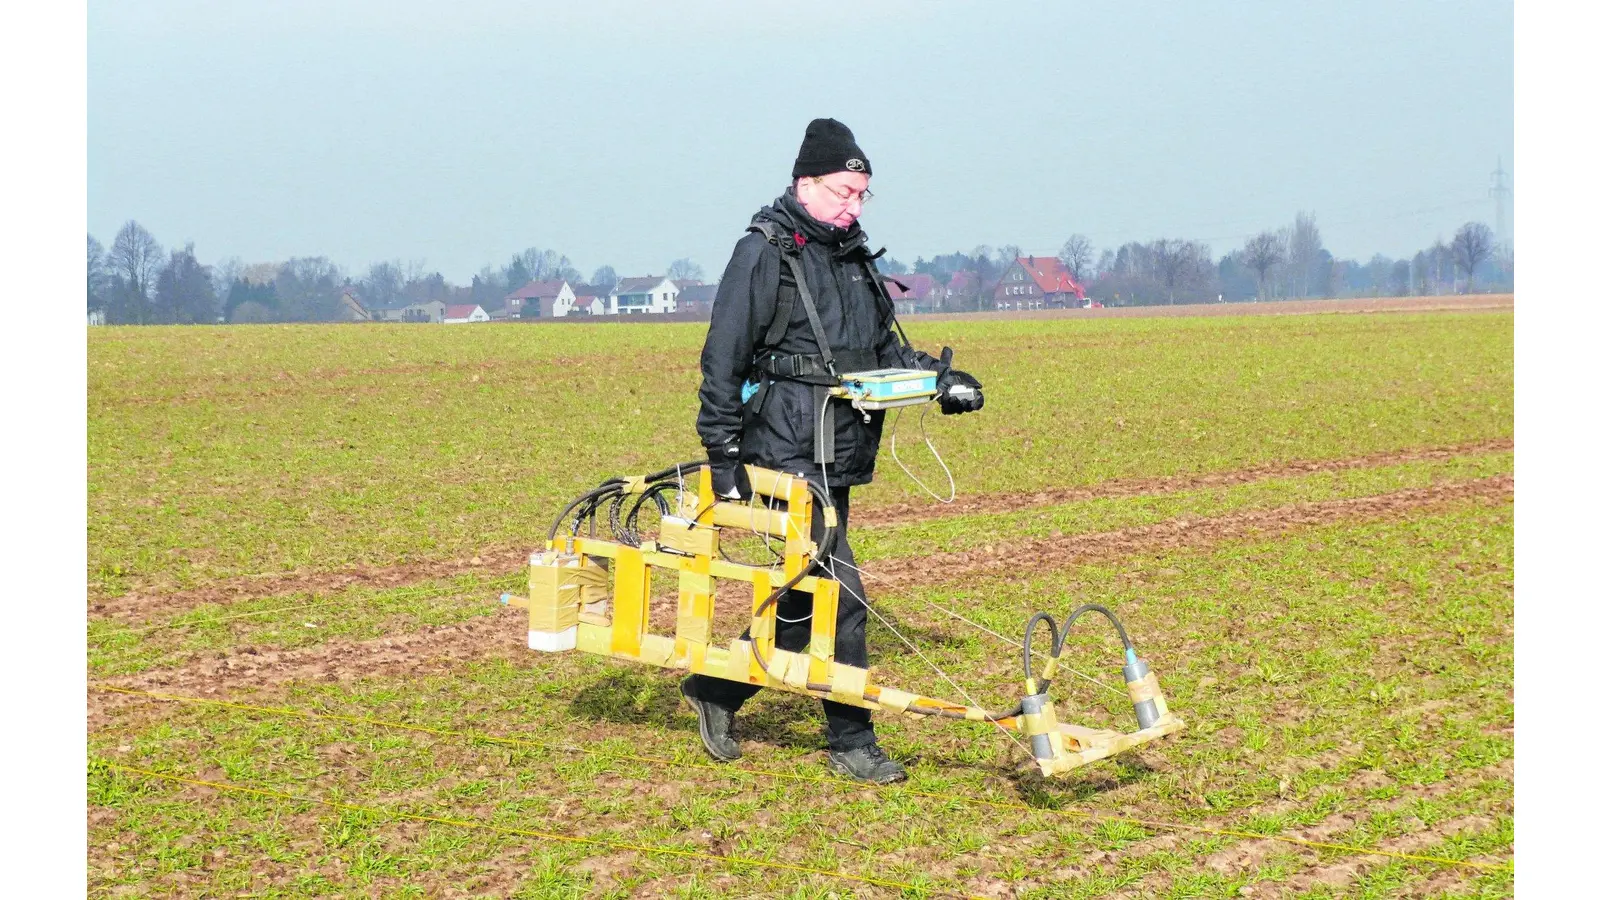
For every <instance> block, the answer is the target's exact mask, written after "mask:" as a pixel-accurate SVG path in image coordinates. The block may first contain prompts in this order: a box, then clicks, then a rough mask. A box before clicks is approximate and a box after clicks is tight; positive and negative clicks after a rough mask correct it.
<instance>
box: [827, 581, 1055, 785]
mask: <svg viewBox="0 0 1600 900" xmlns="http://www.w3.org/2000/svg"><path fill="white" fill-rule="evenodd" d="M828 559H829V561H830V562H841V560H840V559H839V558H838V557H836V556H834V555H832V554H829V555H828ZM820 564H821V566H822V568H823V569H825V570H826V571H827V573H828V574H829V575H830V576H832V577H833V580H834V581H837V582H839V586H840V587H842V588H844V589H845V590H847V591H849V592H850V596H852V597H854V598H856V601H857V602H858V603H860V604H861V605H862V606H863V607H865V608H866V610H867V612H869V613H872V614H873V615H874V616H877V617H878V621H879V622H882V623H883V625H884V627H885V628H887V629H889V631H890V632H891V633H892V634H894V636H895V637H897V638H899V639H900V642H901V643H902V644H905V645H906V646H907V647H909V648H911V652H912V653H915V654H916V655H917V658H918V659H920V660H922V661H923V662H924V663H926V664H927V666H928V668H930V669H932V670H933V671H934V673H935V674H937V675H938V676H939V677H940V678H943V679H944V680H945V681H947V682H949V683H950V686H951V687H953V688H955V690H956V693H958V694H960V695H961V698H962V699H963V700H965V701H967V705H968V706H969V707H971V708H973V709H982V708H983V706H982V704H980V703H978V702H977V701H975V700H973V699H972V695H970V694H968V693H967V692H966V691H965V690H963V689H962V688H961V685H959V684H956V682H955V679H953V678H951V677H950V676H949V675H946V674H945V673H944V670H943V669H941V668H939V667H938V666H937V665H936V664H935V663H934V662H933V660H931V659H929V658H928V657H927V656H925V655H923V653H922V651H921V650H918V649H917V645H916V644H913V643H911V640H910V639H909V638H907V637H906V636H905V635H903V634H901V633H900V629H898V628H896V627H894V625H893V624H892V623H891V622H890V621H889V620H888V619H886V618H884V617H883V615H882V614H880V613H879V612H878V611H877V610H875V609H873V608H872V604H870V603H868V602H867V598H865V597H863V596H861V595H860V594H858V593H856V592H855V590H854V589H853V588H851V587H850V585H848V584H845V583H844V582H843V581H840V580H839V575H838V573H837V572H835V571H834V570H833V568H832V567H831V566H829V565H828V563H820ZM845 565H847V566H848V565H850V564H849V563H845ZM850 567H851V568H855V566H850ZM857 571H860V570H859V569H858V570H857ZM989 724H991V725H994V727H995V730H997V731H999V732H1000V733H1001V734H1004V735H1005V736H1006V737H1009V738H1011V740H1012V742H1013V743H1015V744H1016V745H1017V746H1018V747H1021V748H1022V752H1023V753H1025V754H1027V755H1029V756H1032V755H1033V751H1032V750H1031V749H1030V748H1029V747H1028V745H1027V744H1024V743H1023V742H1022V739H1021V738H1019V737H1017V736H1016V735H1015V734H1012V733H1011V732H1010V731H1009V730H1008V729H1005V728H1002V727H1000V724H999V723H997V722H991V723H989Z"/></svg>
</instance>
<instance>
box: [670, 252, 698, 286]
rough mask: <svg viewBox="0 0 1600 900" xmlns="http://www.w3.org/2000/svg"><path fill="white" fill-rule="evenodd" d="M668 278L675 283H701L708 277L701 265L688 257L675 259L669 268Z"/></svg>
mask: <svg viewBox="0 0 1600 900" xmlns="http://www.w3.org/2000/svg"><path fill="white" fill-rule="evenodd" d="M667 277H668V278H671V279H673V280H674V281H678V280H684V281H699V280H701V279H703V278H705V277H706V270H705V269H702V268H700V264H699V263H697V262H695V261H694V260H692V259H689V258H688V257H684V258H683V259H675V260H673V261H672V264H671V265H669V266H667Z"/></svg>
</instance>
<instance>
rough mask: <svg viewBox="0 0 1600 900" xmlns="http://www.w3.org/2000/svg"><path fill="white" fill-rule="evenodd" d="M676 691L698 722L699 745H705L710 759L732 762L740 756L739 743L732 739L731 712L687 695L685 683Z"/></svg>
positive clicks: (687, 689) (687, 685)
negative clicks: (687, 704)
mask: <svg viewBox="0 0 1600 900" xmlns="http://www.w3.org/2000/svg"><path fill="white" fill-rule="evenodd" d="M678 690H679V691H680V692H681V693H682V694H683V699H685V700H687V701H689V708H690V709H693V710H694V714H695V717H696V718H698V719H699V720H700V743H702V744H704V745H705V747H706V752H707V753H709V754H711V758H712V759H715V760H718V761H720V762H732V761H733V760H736V759H738V758H739V757H740V756H742V755H743V754H741V753H740V752H739V742H738V741H736V740H734V739H733V710H730V709H728V708H726V707H723V706H718V705H717V704H715V703H710V702H707V701H705V700H697V699H695V698H694V697H693V696H692V695H691V694H690V693H689V684H688V682H687V681H685V682H684V683H683V684H681V685H679V687H678Z"/></svg>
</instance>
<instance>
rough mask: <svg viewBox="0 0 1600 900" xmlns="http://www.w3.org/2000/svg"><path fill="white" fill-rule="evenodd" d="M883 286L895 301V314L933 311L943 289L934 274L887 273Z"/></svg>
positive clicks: (902, 314)
mask: <svg viewBox="0 0 1600 900" xmlns="http://www.w3.org/2000/svg"><path fill="white" fill-rule="evenodd" d="M883 286H884V288H885V289H886V290H887V291H888V293H889V299H890V300H893V301H894V311H895V315H900V316H907V315H910V314H912V313H919V312H932V311H933V310H934V309H937V308H938V306H939V299H940V295H941V294H942V293H943V291H942V290H941V289H940V288H939V282H937V281H934V280H933V276H932V275H885V276H884V277H883Z"/></svg>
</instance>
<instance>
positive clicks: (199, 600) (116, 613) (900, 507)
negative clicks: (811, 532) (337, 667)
mask: <svg viewBox="0 0 1600 900" xmlns="http://www.w3.org/2000/svg"><path fill="white" fill-rule="evenodd" d="M1513 443H1514V442H1513V441H1512V440H1511V439H1501V440H1492V441H1483V442H1479V443H1475V444H1468V445H1462V446H1456V447H1430V448H1422V449H1415V450H1398V451H1393V452H1389V453H1377V454H1370V455H1367V456H1359V457H1350V458H1347V459H1333V460H1304V461H1291V462H1285V463H1279V464H1274V465H1268V466H1256V467H1250V468H1244V469H1236V470H1232V471H1227V472H1213V473H1206V474H1197V475H1174V476H1169V477H1165V478H1141V479H1125V480H1113V481H1107V482H1103V483H1101V484H1097V485H1094V486H1092V487H1086V488H1063V489H1060V490H1051V491H1033V492H1028V493H994V494H980V495H977V496H973V497H963V498H958V499H957V500H956V501H955V502H954V503H950V504H934V503H931V502H929V503H895V504H888V505H884V506H878V507H865V508H863V509H861V511H860V512H859V513H854V514H853V517H854V520H855V521H856V522H857V523H858V524H861V525H893V524H900V523H904V522H913V521H920V520H926V519H934V518H942V517H946V516H960V515H971V514H974V513H996V512H1011V511H1016V510H1022V509H1028V508H1031V507H1043V506H1054V505H1059V504H1062V503H1072V502H1076V501H1081V500H1095V499H1101V498H1113V497H1129V496H1135V495H1139V494H1160V493H1171V492H1176V491H1185V490H1194V489H1199V488H1209V487H1227V486H1231V485H1239V484H1246V483H1250V482H1254V481H1263V480H1267V479H1271V478H1282V477H1288V476H1294V475H1306V474H1310V473H1314V472H1336V471H1344V470H1349V469H1361V468H1374V467H1378V466H1387V465H1395V464H1398V463H1404V462H1414V461H1418V460H1439V459H1450V458H1451V457H1454V456H1458V455H1461V454H1465V453H1487V452H1494V451H1504V450H1510V449H1512V446H1513ZM541 546H542V544H539V545H537V546H536V545H534V544H531V543H530V544H528V545H525V546H515V547H509V546H497V547H485V548H483V549H481V550H479V551H478V552H477V553H476V554H475V555H473V556H471V557H467V558H461V557H457V558H454V559H443V560H421V561H418V562H412V563H405V564H402V565H397V566H381V567H380V566H364V567H353V568H350V569H346V570H342V571H337V572H291V573H285V574H273V575H261V576H247V577H243V578H230V579H226V580H222V581H217V582H214V583H211V584H207V585H204V586H201V587H197V588H193V589H190V590H184V591H174V592H171V593H160V594H142V593H138V592H134V593H129V594H124V595H122V596H120V597H111V598H99V599H91V601H90V604H89V615H90V616H91V617H92V618H108V619H117V620H121V621H128V622H135V621H141V620H144V619H148V618H150V617H153V616H160V615H167V614H171V613H175V612H181V611H183V610H187V609H193V608H194V607H197V606H202V605H205V604H217V605H220V606H226V605H228V604H231V603H240V602H244V601H249V600H257V599H261V598H263V597H275V596H281V595H283V594H291V593H302V592H303V593H322V592H330V591H338V590H344V589H347V588H352V587H369V588H395V587H404V586H406V585H410V584H416V583H418V582H422V581H429V580H433V579H441V578H450V577H453V576H456V575H461V574H465V573H469V572H478V573H490V574H503V573H507V572H512V571H515V570H516V569H517V568H518V567H520V566H521V565H522V564H523V563H525V562H526V560H527V557H528V554H529V553H530V552H532V551H533V550H535V549H538V548H539V547H541Z"/></svg>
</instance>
